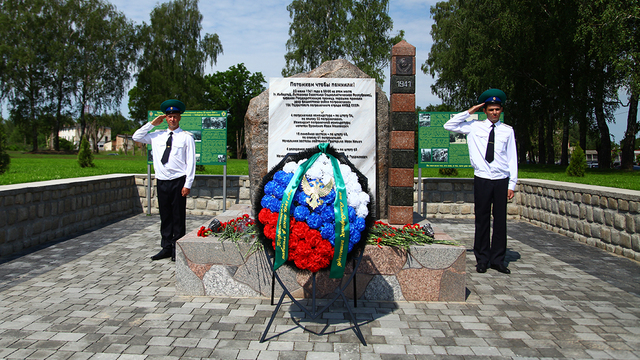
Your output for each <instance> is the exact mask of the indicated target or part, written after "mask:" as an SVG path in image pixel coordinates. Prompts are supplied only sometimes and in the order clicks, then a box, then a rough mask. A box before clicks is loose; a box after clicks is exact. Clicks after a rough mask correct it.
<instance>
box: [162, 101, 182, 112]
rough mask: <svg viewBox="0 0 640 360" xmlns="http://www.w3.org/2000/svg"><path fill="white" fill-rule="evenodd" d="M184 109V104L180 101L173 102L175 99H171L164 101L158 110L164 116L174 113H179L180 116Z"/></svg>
mask: <svg viewBox="0 0 640 360" xmlns="http://www.w3.org/2000/svg"><path fill="white" fill-rule="evenodd" d="M185 109H186V106H184V103H183V102H182V101H180V100H175V99H171V100H165V101H164V102H163V103H162V105H160V110H162V112H163V113H165V114H174V113H180V114H182V113H183V112H184V111H185Z"/></svg>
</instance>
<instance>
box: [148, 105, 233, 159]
mask: <svg viewBox="0 0 640 360" xmlns="http://www.w3.org/2000/svg"><path fill="white" fill-rule="evenodd" d="M163 114H164V113H163V112H162V111H149V115H148V119H149V121H153V119H155V118H156V117H157V116H159V115H163ZM167 127H168V125H167V122H166V121H163V122H162V124H160V125H158V126H156V127H155V128H154V129H153V131H157V130H164V129H166V128H167ZM180 128H181V129H182V130H184V131H186V132H189V133H191V135H193V138H194V139H195V141H196V165H226V164H227V112H226V111H225V110H214V111H205V110H194V111H185V112H184V113H182V116H181V117H180ZM147 150H148V151H147V163H149V164H153V159H152V158H151V156H152V152H151V145H150V144H149V145H147Z"/></svg>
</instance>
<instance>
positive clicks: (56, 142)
mask: <svg viewBox="0 0 640 360" xmlns="http://www.w3.org/2000/svg"><path fill="white" fill-rule="evenodd" d="M62 84H63V79H60V80H59V81H58V104H57V105H56V121H55V122H54V125H53V136H54V137H53V149H54V150H55V151H59V150H60V137H59V136H58V134H59V133H60V118H61V117H62V96H63V93H62Z"/></svg>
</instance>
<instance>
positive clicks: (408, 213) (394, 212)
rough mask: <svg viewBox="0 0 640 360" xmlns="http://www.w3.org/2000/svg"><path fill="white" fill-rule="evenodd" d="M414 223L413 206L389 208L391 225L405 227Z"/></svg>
mask: <svg viewBox="0 0 640 360" xmlns="http://www.w3.org/2000/svg"><path fill="white" fill-rule="evenodd" d="M412 223H413V206H389V224H392V225H405V224H412Z"/></svg>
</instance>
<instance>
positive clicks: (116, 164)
mask: <svg viewBox="0 0 640 360" xmlns="http://www.w3.org/2000/svg"><path fill="white" fill-rule="evenodd" d="M9 155H10V156H11V167H10V169H9V171H8V172H6V173H5V174H3V175H0V185H9V184H20V183H25V182H33V181H43V180H53V179H66V178H74V177H83V176H92V175H104V174H114V173H124V174H146V173H147V162H146V157H144V156H142V155H136V156H133V155H119V156H113V155H106V154H104V155H102V154H101V155H95V160H94V163H95V165H96V166H95V167H94V168H84V169H83V168H81V167H80V166H79V165H78V162H77V160H76V156H75V155H48V154H24V153H21V152H16V151H13V152H12V151H10V152H9ZM564 170H565V168H564V167H563V166H557V165H523V166H520V170H519V174H518V175H519V177H520V178H521V179H546V180H557V181H566V182H574V183H580V184H589V185H600V186H610V187H617V188H622V189H631V190H640V171H633V172H626V171H620V170H602V169H588V170H587V175H586V176H585V177H583V178H575V177H569V176H567V175H565V173H564ZM152 171H153V169H152ZM222 171H223V168H222V166H219V165H206V166H205V171H204V172H201V171H198V172H197V173H198V174H219V175H221V174H222ZM227 174H228V175H247V174H248V167H247V160H236V159H229V161H228V163H227ZM415 176H418V169H417V167H416V169H415ZM422 177H423V178H427V177H443V176H442V175H440V174H439V173H438V169H422ZM457 177H459V178H470V177H473V169H458V176H457Z"/></svg>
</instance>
